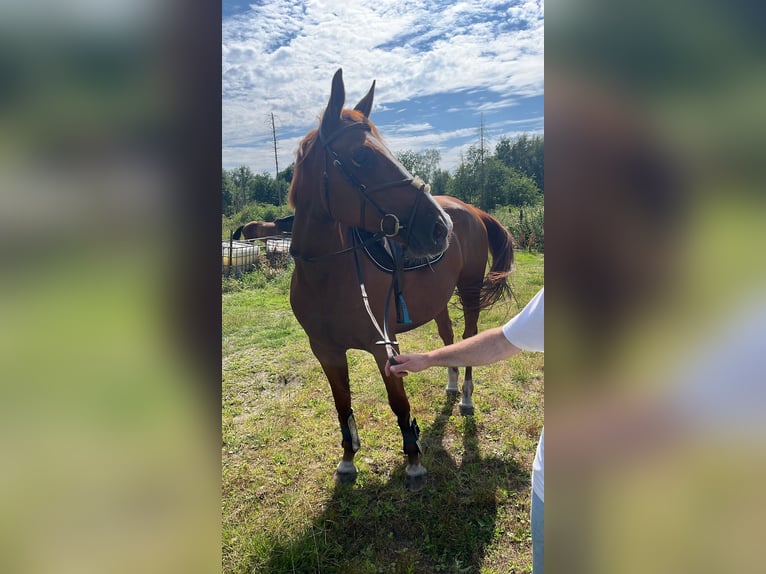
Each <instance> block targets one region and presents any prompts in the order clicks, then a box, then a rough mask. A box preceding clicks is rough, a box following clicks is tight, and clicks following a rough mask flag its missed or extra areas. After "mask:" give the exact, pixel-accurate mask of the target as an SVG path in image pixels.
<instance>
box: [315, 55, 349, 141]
mask: <svg viewBox="0 0 766 574" xmlns="http://www.w3.org/2000/svg"><path fill="white" fill-rule="evenodd" d="M345 101H346V88H345V87H344V86H343V68H338V71H337V72H335V75H334V76H333V78H332V91H331V92H330V101H329V102H328V103H327V108H326V109H325V111H324V114H323V115H322V123H321V125H320V127H319V132H320V134H323V135H324V136H329V135H330V134H332V133H333V132H334V131H335V129H336V127H337V126H338V124H339V123H340V112H341V111H342V110H343V104H344V103H345Z"/></svg>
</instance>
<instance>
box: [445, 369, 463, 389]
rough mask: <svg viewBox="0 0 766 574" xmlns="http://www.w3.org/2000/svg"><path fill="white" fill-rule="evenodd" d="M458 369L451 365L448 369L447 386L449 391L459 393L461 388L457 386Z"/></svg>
mask: <svg viewBox="0 0 766 574" xmlns="http://www.w3.org/2000/svg"><path fill="white" fill-rule="evenodd" d="M458 374H459V373H458V370H457V368H455V367H449V368H448V369H447V388H446V392H448V393H459V392H460V389H459V388H458V386H457V379H458Z"/></svg>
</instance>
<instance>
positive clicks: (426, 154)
mask: <svg viewBox="0 0 766 574" xmlns="http://www.w3.org/2000/svg"><path fill="white" fill-rule="evenodd" d="M394 155H395V156H396V159H398V160H399V163H401V164H402V165H403V166H404V167H405V169H406V170H407V171H409V172H410V173H411V174H412V175H417V176H418V177H420V178H421V179H422V180H423V181H425V182H426V183H433V181H434V178H435V174H436V172H437V171H438V170H439V162H440V161H441V154H440V153H439V150H436V149H426V150H423V151H422V152H416V151H412V150H409V149H408V150H404V151H400V152H396V153H395V154H394Z"/></svg>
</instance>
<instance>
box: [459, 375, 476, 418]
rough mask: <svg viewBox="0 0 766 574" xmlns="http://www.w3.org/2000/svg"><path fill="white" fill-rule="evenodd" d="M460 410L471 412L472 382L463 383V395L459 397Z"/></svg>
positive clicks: (468, 380) (467, 380)
mask: <svg viewBox="0 0 766 574" xmlns="http://www.w3.org/2000/svg"><path fill="white" fill-rule="evenodd" d="M460 408H461V409H463V410H470V411H473V381H472V380H470V379H466V380H465V381H463V394H462V395H461V397H460Z"/></svg>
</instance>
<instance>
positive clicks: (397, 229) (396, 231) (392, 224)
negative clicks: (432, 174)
mask: <svg viewBox="0 0 766 574" xmlns="http://www.w3.org/2000/svg"><path fill="white" fill-rule="evenodd" d="M350 129H362V130H364V131H370V126H369V124H367V123H366V122H354V123H351V124H347V125H345V126H342V127H340V128H338V129H337V130H335V131H334V132H333V133H331V134H330V135H329V136H326V135H325V134H324V133H323V132H322V127H321V126H320V127H319V142H320V143H321V144H322V147H324V149H325V168H324V173H323V174H322V182H323V188H324V197H325V205H326V206H327V211H328V213H329V214H330V217H332V218H333V219H335V217H334V216H333V214H332V207H331V203H330V176H329V173H328V169H327V167H328V166H327V161H328V159H330V158H331V159H332V165H333V167H336V168H338V169H339V170H340V172H341V174H343V177H345V178H346V180H347V181H348V182H349V183H350V184H351V185H352V186H354V187H355V188H356V190H357V192H358V193H359V195H360V196H361V197H362V201H361V202H360V207H359V227H364V218H365V207H366V206H367V204H368V203H369V204H370V206H371V207H372V208H373V209H374V210H375V211H376V212H377V214H378V215H379V216H380V231H379V232H378V233H380V234H381V235H380V236H379V237H377V238H376V239H375V240H376V241H377V239H380V238H381V237H395V236H397V235H400V234H401V232H402V230H404V232H405V234H404V236H403V238H404V240H405V242H406V241H408V240H409V234H410V230H411V228H412V222H413V221H414V219H415V214H416V213H417V211H418V207H419V206H420V201H421V200H422V199H423V196H424V195H425V194H426V193H428V186H427V185H426V184H425V183H423V182H421V183H420V185H418V186H417V187H416V188H415V189H416V190H417V191H418V192H421V193H418V195H417V198H416V199H415V206H414V207H413V209H412V213H410V218H409V221H407V223H406V224H402V223H401V222H400V221H399V218H398V217H397V216H396V214H394V213H386V212H385V210H383V209H382V208H381V207H380V206H379V205H378V204H377V203H375V200H374V199H373V198H372V197H371V194H373V193H375V192H378V191H382V190H384V189H390V188H392V187H403V186H411V185H413V183H415V182H416V181H418V180H416V178H414V177H404V178H402V179H398V180H393V181H388V182H385V183H380V184H378V185H375V186H373V187H368V186H367V185H365V184H364V183H363V182H362V181H360V180H359V178H358V177H357V176H356V175H355V174H354V173H353V172H352V171H351V170H349V168H348V166H347V164H346V163H344V162H343V161H342V159H341V156H340V154H338V152H336V151H335V150H333V149H332V147H330V144H331V143H332V142H333V141H334V140H335V139H337V138H338V137H339V136H341V135H342V134H343V133H344V132H346V131H347V130H350ZM376 235H377V234H376Z"/></svg>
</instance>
